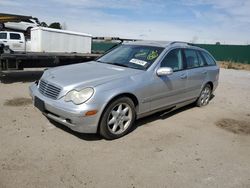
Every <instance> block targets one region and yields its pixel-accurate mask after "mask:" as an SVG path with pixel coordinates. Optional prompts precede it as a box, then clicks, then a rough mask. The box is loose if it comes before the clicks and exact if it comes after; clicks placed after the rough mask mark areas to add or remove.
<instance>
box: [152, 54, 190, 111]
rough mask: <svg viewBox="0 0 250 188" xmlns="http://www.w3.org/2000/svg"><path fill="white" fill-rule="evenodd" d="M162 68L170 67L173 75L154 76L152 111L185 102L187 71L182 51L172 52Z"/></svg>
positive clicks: (163, 62)
mask: <svg viewBox="0 0 250 188" xmlns="http://www.w3.org/2000/svg"><path fill="white" fill-rule="evenodd" d="M160 67H170V68H172V69H173V74H172V75H168V76H158V75H156V74H154V75H153V83H152V88H153V89H152V91H153V94H152V96H151V97H150V99H151V110H155V109H158V108H163V107H167V106H171V105H173V104H176V103H179V102H182V101H185V100H186V98H187V95H186V92H185V90H186V84H187V71H186V70H185V69H184V66H183V57H182V50H181V49H173V50H171V51H170V52H169V53H168V54H167V55H166V56H165V58H164V59H163V60H162V62H161V65H160Z"/></svg>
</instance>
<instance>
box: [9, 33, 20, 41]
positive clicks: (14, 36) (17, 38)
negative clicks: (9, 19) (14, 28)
mask: <svg viewBox="0 0 250 188" xmlns="http://www.w3.org/2000/svg"><path fill="white" fill-rule="evenodd" d="M10 39H11V40H20V39H21V36H20V35H19V34H16V33H10Z"/></svg>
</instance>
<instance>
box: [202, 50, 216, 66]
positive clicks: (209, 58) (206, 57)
mask: <svg viewBox="0 0 250 188" xmlns="http://www.w3.org/2000/svg"><path fill="white" fill-rule="evenodd" d="M201 53H202V55H203V57H204V58H205V60H206V63H207V65H216V62H215V61H214V59H213V58H212V57H211V56H210V55H209V54H208V53H206V52H201Z"/></svg>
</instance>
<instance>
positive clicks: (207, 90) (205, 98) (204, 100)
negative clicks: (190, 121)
mask: <svg viewBox="0 0 250 188" xmlns="http://www.w3.org/2000/svg"><path fill="white" fill-rule="evenodd" d="M211 95H212V89H211V86H210V85H209V84H206V85H205V86H204V87H203V89H202V91H201V93H200V96H199V98H198V99H197V101H196V105H197V106H198V107H203V106H206V105H208V103H209V101H210V99H211Z"/></svg>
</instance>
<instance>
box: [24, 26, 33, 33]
mask: <svg viewBox="0 0 250 188" xmlns="http://www.w3.org/2000/svg"><path fill="white" fill-rule="evenodd" d="M31 29H32V27H28V28H27V29H26V31H25V32H26V35H30V30H31Z"/></svg>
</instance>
